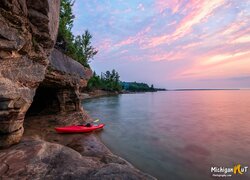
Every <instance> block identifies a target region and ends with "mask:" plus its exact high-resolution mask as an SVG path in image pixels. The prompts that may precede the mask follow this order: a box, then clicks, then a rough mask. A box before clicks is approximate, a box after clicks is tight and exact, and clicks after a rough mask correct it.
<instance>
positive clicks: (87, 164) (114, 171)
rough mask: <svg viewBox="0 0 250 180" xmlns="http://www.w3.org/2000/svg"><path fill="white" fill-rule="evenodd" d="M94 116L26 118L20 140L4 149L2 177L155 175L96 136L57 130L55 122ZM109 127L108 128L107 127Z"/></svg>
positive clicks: (77, 120) (128, 176) (88, 118)
mask: <svg viewBox="0 0 250 180" xmlns="http://www.w3.org/2000/svg"><path fill="white" fill-rule="evenodd" d="M83 116H84V118H85V119H86V121H92V119H91V118H90V117H89V116H88V115H87V114H86V112H74V113H69V114H67V115H43V116H42V115H41V116H31V117H28V118H27V119H25V123H24V128H25V132H24V135H23V137H22V140H21V142H20V143H19V144H17V145H13V146H11V147H10V148H8V149H3V150H0V162H3V163H2V164H1V165H0V177H1V178H2V179H9V178H13V179H20V178H25V179H155V178H154V177H152V176H150V175H148V174H145V173H142V172H141V171H139V170H138V169H136V168H134V167H133V166H132V165H131V164H130V163H128V162H127V161H126V160H124V159H122V158H121V157H118V156H116V155H114V154H113V153H112V152H111V151H110V150H109V149H108V148H107V147H106V146H105V145H104V144H103V143H102V142H101V141H100V139H99V138H98V137H97V136H96V133H101V132H96V133H87V134H57V133H56V132H55V130H54V127H55V126H62V125H67V124H79V123H82V119H83V118H82V117H83ZM104 130H105V129H104Z"/></svg>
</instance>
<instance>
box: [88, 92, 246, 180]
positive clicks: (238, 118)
mask: <svg viewBox="0 0 250 180" xmlns="http://www.w3.org/2000/svg"><path fill="white" fill-rule="evenodd" d="M84 107H85V109H87V110H88V111H89V112H90V113H91V115H92V116H93V117H95V118H99V119H101V120H102V122H104V123H106V124H107V126H106V128H105V130H104V131H103V133H101V134H100V136H101V138H102V140H103V141H104V142H105V143H106V144H107V145H108V147H109V148H110V149H111V150H113V151H114V152H115V153H117V154H118V155H121V156H122V157H124V158H126V159H127V160H128V161H130V162H131V163H133V164H134V165H135V166H136V167H137V168H139V169H142V170H143V171H145V172H148V173H150V174H152V175H154V176H156V177H158V178H159V179H166V178H168V179H188V178H189V179H210V176H211V173H210V167H211V166H226V167H231V166H233V165H235V164H237V163H241V164H243V165H249V166H250V161H249V160H250V140H249V137H250V125H249V119H250V91H182V92H181V91H180V92H174V91H172V92H158V93H145V94H123V95H119V96H115V97H103V98H98V99H92V100H87V101H86V102H84ZM249 174H250V173H249V172H248V173H247V174H245V175H244V176H243V175H241V178H242V177H246V176H249ZM239 178H240V177H239Z"/></svg>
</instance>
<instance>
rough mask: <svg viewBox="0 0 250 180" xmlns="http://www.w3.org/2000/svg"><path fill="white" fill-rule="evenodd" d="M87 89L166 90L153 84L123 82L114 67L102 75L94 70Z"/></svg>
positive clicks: (119, 90)
mask: <svg viewBox="0 0 250 180" xmlns="http://www.w3.org/2000/svg"><path fill="white" fill-rule="evenodd" d="M87 89H88V90H89V91H93V90H98V89H100V90H104V91H111V92H112V91H113V92H114V91H117V92H122V91H126V92H155V91H165V90H166V89H163V88H154V85H153V84H152V85H151V86H149V85H148V84H146V83H138V82H121V81H120V75H119V73H118V72H117V71H115V70H114V69H113V70H112V71H106V72H105V73H101V75H100V76H99V75H97V74H96V73H95V72H94V73H93V76H92V78H91V79H90V80H89V81H88V85H87Z"/></svg>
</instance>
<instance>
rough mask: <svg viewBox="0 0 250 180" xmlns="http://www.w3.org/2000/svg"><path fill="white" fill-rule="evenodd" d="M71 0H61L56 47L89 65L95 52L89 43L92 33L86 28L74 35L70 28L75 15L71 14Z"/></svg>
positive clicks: (72, 3) (86, 65) (72, 2)
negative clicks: (79, 33)
mask: <svg viewBox="0 0 250 180" xmlns="http://www.w3.org/2000/svg"><path fill="white" fill-rule="evenodd" d="M74 2H75V1H73V0H61V9H60V21H59V30H58V36H57V42H56V48H58V49H60V50H61V51H63V52H64V53H65V54H67V55H68V56H70V57H71V58H73V59H75V60H76V61H78V62H80V63H81V64H82V65H84V66H85V67H89V62H90V60H91V59H93V57H94V56H95V55H96V54H97V52H98V51H97V50H96V49H95V48H94V47H93V46H92V45H91V39H92V35H91V34H90V33H89V31H88V30H86V31H85V32H84V33H83V34H82V35H81V36H76V37H74V35H73V33H72V32H71V29H72V27H73V22H74V18H75V16H74V15H73V11H72V6H73V5H74Z"/></svg>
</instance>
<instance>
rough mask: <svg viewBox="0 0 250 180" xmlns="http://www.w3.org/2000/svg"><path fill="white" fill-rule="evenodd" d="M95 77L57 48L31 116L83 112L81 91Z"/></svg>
mask: <svg viewBox="0 0 250 180" xmlns="http://www.w3.org/2000/svg"><path fill="white" fill-rule="evenodd" d="M91 76H92V71H91V70H90V69H88V68H85V67H83V66H82V65H81V64H80V63H78V62H76V61H75V60H73V59H71V58H70V57H68V56H66V55H64V54H63V53H61V52H60V51H58V50H57V49H54V50H53V51H52V53H51V55H50V57H49V65H48V68H47V70H46V73H45V79H44V80H43V82H42V83H41V84H40V85H39V87H38V89H37V91H36V95H35V97H34V101H33V103H32V105H31V107H30V109H29V111H28V115H39V114H40V115H44V114H52V113H53V114H57V113H69V112H72V111H81V101H80V99H81V98H80V91H81V90H82V89H83V88H85V87H86V86H87V81H88V79H89V78H90V77H91Z"/></svg>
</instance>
